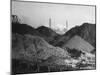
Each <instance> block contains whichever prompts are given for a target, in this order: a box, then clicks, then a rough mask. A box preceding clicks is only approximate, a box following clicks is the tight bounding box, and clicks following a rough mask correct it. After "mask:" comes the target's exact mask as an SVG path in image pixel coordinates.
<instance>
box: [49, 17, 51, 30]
mask: <svg viewBox="0 0 100 75" xmlns="http://www.w3.org/2000/svg"><path fill="white" fill-rule="evenodd" d="M49 27H50V28H51V18H49Z"/></svg>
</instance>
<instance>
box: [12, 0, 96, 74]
mask: <svg viewBox="0 0 100 75" xmlns="http://www.w3.org/2000/svg"><path fill="white" fill-rule="evenodd" d="M10 17H11V73H12V75H16V74H35V73H50V72H67V71H80V70H96V6H95V5H81V4H67V3H53V2H37V1H17V0H12V1H11V15H10Z"/></svg>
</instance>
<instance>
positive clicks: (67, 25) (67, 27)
mask: <svg viewBox="0 0 100 75" xmlns="http://www.w3.org/2000/svg"><path fill="white" fill-rule="evenodd" d="M66 30H68V21H67V20H66Z"/></svg>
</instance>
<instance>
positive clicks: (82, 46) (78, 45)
mask: <svg viewBox="0 0 100 75" xmlns="http://www.w3.org/2000/svg"><path fill="white" fill-rule="evenodd" d="M63 48H70V49H77V50H81V51H86V52H91V51H93V50H94V47H93V46H92V45H91V44H89V43H88V42H86V41H85V40H84V39H82V38H81V37H80V36H77V35H76V36H74V37H72V38H71V39H70V40H69V41H68V42H67V43H65V44H64V45H63Z"/></svg>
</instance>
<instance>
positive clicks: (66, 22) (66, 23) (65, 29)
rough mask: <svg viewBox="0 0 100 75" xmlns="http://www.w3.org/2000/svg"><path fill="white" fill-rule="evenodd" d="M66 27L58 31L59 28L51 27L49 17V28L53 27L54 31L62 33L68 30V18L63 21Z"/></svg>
mask: <svg viewBox="0 0 100 75" xmlns="http://www.w3.org/2000/svg"><path fill="white" fill-rule="evenodd" d="M65 25H66V27H65V28H64V29H63V31H60V29H54V28H52V19H51V18H49V28H51V29H53V30H54V31H56V32H58V33H61V34H63V33H64V32H66V31H68V20H66V21H65Z"/></svg>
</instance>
